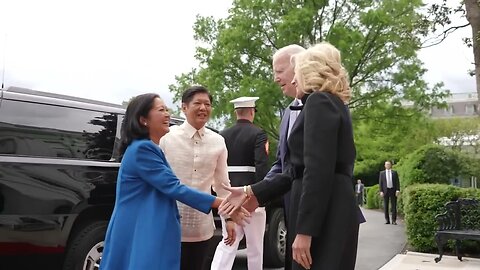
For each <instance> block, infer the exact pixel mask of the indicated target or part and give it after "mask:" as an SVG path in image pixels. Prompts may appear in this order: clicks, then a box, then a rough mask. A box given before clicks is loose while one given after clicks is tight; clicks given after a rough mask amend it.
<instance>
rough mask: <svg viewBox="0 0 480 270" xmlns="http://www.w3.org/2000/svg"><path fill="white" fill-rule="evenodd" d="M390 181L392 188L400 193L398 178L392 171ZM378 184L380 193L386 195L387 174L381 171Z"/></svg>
mask: <svg viewBox="0 0 480 270" xmlns="http://www.w3.org/2000/svg"><path fill="white" fill-rule="evenodd" d="M392 181H393V188H394V189H395V191H397V190H398V191H400V180H399V178H398V173H397V171H394V170H392ZM378 184H379V185H380V191H381V192H383V193H384V194H387V174H386V171H381V172H380V176H379V178H378Z"/></svg>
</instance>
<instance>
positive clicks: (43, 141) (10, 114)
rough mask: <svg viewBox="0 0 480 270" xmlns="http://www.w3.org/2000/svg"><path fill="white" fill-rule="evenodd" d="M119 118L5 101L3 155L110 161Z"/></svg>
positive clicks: (0, 133) (0, 134) (0, 132)
mask: <svg viewBox="0 0 480 270" xmlns="http://www.w3.org/2000/svg"><path fill="white" fill-rule="evenodd" d="M116 127H117V115H116V114H113V113H104V112H98V111H91V110H83V109H77V108H69V107H62V106H57V105H45V104H38V103H30V102H23V101H15V100H3V101H2V106H1V108H0V154H9V155H28V156H39V157H61V158H76V159H92V160H110V158H111V157H112V150H113V144H114V142H115V135H116V134H115V131H116Z"/></svg>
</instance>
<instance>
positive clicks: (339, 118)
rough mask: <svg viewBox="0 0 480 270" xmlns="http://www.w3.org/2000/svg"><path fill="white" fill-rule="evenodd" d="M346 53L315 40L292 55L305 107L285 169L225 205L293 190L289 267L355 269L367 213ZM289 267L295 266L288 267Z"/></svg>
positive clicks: (225, 207)
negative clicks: (355, 177) (358, 182)
mask: <svg viewBox="0 0 480 270" xmlns="http://www.w3.org/2000/svg"><path fill="white" fill-rule="evenodd" d="M340 59H341V57H340V52H339V51H338V50H337V49H336V48H335V47H334V46H332V45H331V44H329V43H320V44H317V45H315V46H313V47H311V48H309V49H307V50H306V51H305V52H302V53H299V54H297V55H295V56H294V58H293V59H292V61H293V62H294V64H295V77H294V79H293V84H294V85H295V86H296V88H297V98H300V99H301V100H302V103H303V104H304V105H303V108H301V107H299V108H292V109H301V113H300V114H299V116H298V118H297V120H296V122H295V124H294V126H293V128H292V130H291V134H290V135H289V138H288V154H287V157H286V159H287V166H288V168H289V169H288V170H287V173H285V174H280V175H278V176H276V177H275V179H273V180H271V181H265V180H264V181H261V182H259V183H257V184H254V185H251V186H247V187H245V188H230V189H229V190H230V191H231V192H232V195H231V196H230V197H229V198H227V200H226V201H225V202H224V203H223V205H222V206H221V212H227V213H228V211H229V210H231V209H235V208H236V207H238V206H239V205H241V203H242V202H243V201H244V200H245V198H247V197H248V198H250V200H249V202H248V204H249V205H257V204H264V203H266V202H268V201H270V200H272V199H275V198H277V197H278V196H280V195H281V194H283V193H285V192H287V191H288V190H291V200H290V215H289V216H288V235H289V236H290V237H289V239H288V242H287V244H289V245H292V248H293V260H294V262H293V264H292V266H291V267H292V268H291V269H304V268H305V269H329V270H335V269H338V270H349V269H354V268H355V260H356V254H357V242H358V228H359V221H361V218H363V216H362V217H360V216H359V215H358V212H357V211H358V206H357V205H356V203H355V196H354V192H353V188H352V174H353V164H354V160H355V145H354V141H353V133H352V125H351V120H350V114H349V111H348V109H347V106H346V105H345V104H346V103H347V102H348V101H349V99H350V96H351V92H350V87H349V84H348V77H347V73H346V71H345V69H344V68H343V66H342V64H341V60H340ZM286 269H289V268H288V266H287V267H286Z"/></svg>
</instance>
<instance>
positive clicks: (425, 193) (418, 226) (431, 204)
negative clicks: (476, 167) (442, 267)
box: [402, 184, 480, 252]
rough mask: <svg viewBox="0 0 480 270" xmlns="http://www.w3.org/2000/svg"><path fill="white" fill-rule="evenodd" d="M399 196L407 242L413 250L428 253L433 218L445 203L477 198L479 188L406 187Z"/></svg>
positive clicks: (431, 248) (431, 247)
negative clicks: (401, 199)
mask: <svg viewBox="0 0 480 270" xmlns="http://www.w3.org/2000/svg"><path fill="white" fill-rule="evenodd" d="M402 196H404V198H403V200H404V202H403V203H404V209H403V210H404V217H405V224H406V231H407V238H408V242H409V243H410V245H412V246H413V247H414V248H415V250H417V251H421V252H429V251H434V250H436V244H435V240H434V235H435V232H436V230H437V226H438V225H437V221H436V219H435V216H436V215H437V214H441V213H443V212H444V211H445V208H444V205H445V203H447V202H449V201H454V200H456V199H458V198H477V199H480V189H471V188H458V187H454V186H451V185H440V184H419V185H412V186H409V187H407V188H406V189H405V190H404V191H403V195H402ZM479 218H480V217H479Z"/></svg>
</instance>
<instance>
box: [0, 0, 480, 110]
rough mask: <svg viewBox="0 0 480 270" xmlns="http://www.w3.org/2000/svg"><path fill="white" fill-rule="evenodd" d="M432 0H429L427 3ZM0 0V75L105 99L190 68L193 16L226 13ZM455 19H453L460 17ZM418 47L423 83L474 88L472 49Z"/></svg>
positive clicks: (146, 4)
mask: <svg viewBox="0 0 480 270" xmlns="http://www.w3.org/2000/svg"><path fill="white" fill-rule="evenodd" d="M432 1H433V0H432ZM163 3H165V1H158V0H136V1H132V0H125V1H122V0H117V1H107V0H102V1H100V0H83V1H73V0H42V1H36V0H1V1H0V10H1V13H2V15H1V17H0V79H2V80H3V81H4V83H5V86H19V87H27V88H32V89H37V90H41V91H48V92H55V93H62V94H66V95H73V96H79V97H85V98H91V99H97V100H102V101H107V102H112V103H121V102H122V101H123V100H128V99H129V98H130V97H132V96H135V95H138V94H141V93H145V92H157V93H159V94H160V95H161V96H162V97H163V98H164V99H165V100H166V102H167V104H169V105H171V104H172V95H171V94H170V93H169V92H168V85H169V84H171V83H174V82H175V79H174V77H175V75H179V74H180V73H182V72H187V71H188V70H190V69H191V68H192V67H194V66H195V65H196V62H195V59H194V48H195V41H194V40H193V30H192V26H193V23H194V21H195V16H196V14H201V15H204V16H205V15H212V16H215V17H217V18H220V17H224V16H226V15H227V11H228V8H229V7H230V4H231V1H229V0H196V1H195V0H189V1H187V0H176V1H168V4H163ZM460 23H461V21H460ZM469 35H471V29H470V28H465V29H461V30H459V31H458V32H456V33H454V34H452V35H451V36H450V37H449V38H448V39H447V40H446V41H445V42H444V43H443V44H442V45H439V46H436V47H432V48H429V49H425V50H422V51H421V52H420V53H419V56H420V59H421V60H422V61H423V62H424V63H425V67H426V68H427V69H429V72H428V73H427V75H426V77H425V79H426V80H427V81H428V82H430V83H435V82H438V81H444V82H445V85H446V87H447V88H449V89H450V90H451V91H453V92H473V91H475V80H474V78H472V77H470V76H468V75H467V71H468V69H471V68H473V65H472V64H471V63H472V62H473V53H472V50H471V49H468V48H466V46H464V45H463V43H462V41H461V38H462V37H465V36H469Z"/></svg>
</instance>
